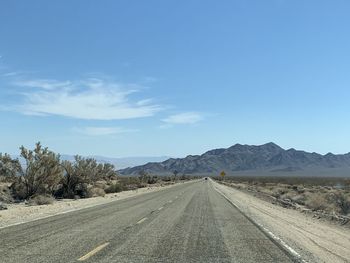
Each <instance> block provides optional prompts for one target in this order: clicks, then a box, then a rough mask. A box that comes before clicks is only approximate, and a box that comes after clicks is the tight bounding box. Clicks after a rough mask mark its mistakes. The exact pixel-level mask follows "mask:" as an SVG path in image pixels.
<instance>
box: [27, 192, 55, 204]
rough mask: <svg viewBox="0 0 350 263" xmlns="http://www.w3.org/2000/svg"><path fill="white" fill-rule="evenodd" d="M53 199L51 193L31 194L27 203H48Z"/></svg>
mask: <svg viewBox="0 0 350 263" xmlns="http://www.w3.org/2000/svg"><path fill="white" fill-rule="evenodd" d="M53 201H54V198H53V197H52V196H51V195H48V194H43V195H40V194H38V195H33V196H31V197H30V198H29V200H28V205H50V204H52V203H53Z"/></svg>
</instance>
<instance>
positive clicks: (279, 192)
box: [272, 187, 287, 198]
mask: <svg viewBox="0 0 350 263" xmlns="http://www.w3.org/2000/svg"><path fill="white" fill-rule="evenodd" d="M286 192H287V190H286V189H285V188H282V187H277V188H275V189H273V191H272V196H273V197H276V198H280V197H281V195H283V194H285V193H286Z"/></svg>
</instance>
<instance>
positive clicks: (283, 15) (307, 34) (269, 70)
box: [0, 0, 350, 157]
mask: <svg viewBox="0 0 350 263" xmlns="http://www.w3.org/2000/svg"><path fill="white" fill-rule="evenodd" d="M349 11H350V2H349V1H345V0H339V1H320V0H315V1H312V0H308V1H304V0H303V1H302V0H300V1H287V0H269V1H260V0H256V1H243V0H230V1H229V0H227V1H225V0H222V1H203V0H196V1H194V0H186V1H170V0H169V1H168V0H166V1H163V0H158V1H154V0H147V1H107V0H104V1H87V0H76V1H67V0H66V1H2V2H1V4H0V36H1V37H0V120H1V123H2V125H1V137H0V151H1V152H9V153H12V154H13V153H17V152H18V147H19V146H20V145H22V144H23V145H25V146H28V147H32V146H33V145H34V143H35V142H36V141H41V142H42V143H43V144H44V145H46V146H48V147H49V148H51V149H53V150H55V151H58V152H60V153H66V154H75V153H79V154H82V155H90V154H96V155H105V156H111V157H121V156H159V155H168V156H185V155H187V154H199V153H202V152H204V151H206V150H209V149H211V148H219V147H228V146H230V145H233V144H235V143H243V144H263V143H266V142H270V141H273V142H276V143H277V144H279V145H281V146H282V147H285V148H290V147H294V148H297V149H304V150H308V151H316V152H320V153H327V152H334V153H345V152H349V151H350V140H349V134H350V121H349V118H350V117H349V116H350V103H349V101H350V75H349V72H350V16H349Z"/></svg>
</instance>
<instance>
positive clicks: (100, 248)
mask: <svg viewBox="0 0 350 263" xmlns="http://www.w3.org/2000/svg"><path fill="white" fill-rule="evenodd" d="M108 245H109V242H107V243H104V244H102V245H99V246H98V247H96V248H94V249H93V250H91V251H90V252H89V253H87V254H86V255H84V256H82V257H81V258H78V261H85V260H87V259H89V258H91V257H92V256H93V255H95V254H96V253H98V252H100V251H101V250H102V249H104V248H105V247H106V246H108Z"/></svg>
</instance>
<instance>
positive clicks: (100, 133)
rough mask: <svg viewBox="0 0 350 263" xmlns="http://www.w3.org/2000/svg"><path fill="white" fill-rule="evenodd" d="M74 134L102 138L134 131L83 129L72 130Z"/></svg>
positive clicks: (118, 128)
mask: <svg viewBox="0 0 350 263" xmlns="http://www.w3.org/2000/svg"><path fill="white" fill-rule="evenodd" d="M73 130H74V131H75V132H78V133H81V134H84V135H89V136H103V135H113V134H120V133H128V132H135V131H136V130H131V129H125V128H121V127H84V128H74V129H73Z"/></svg>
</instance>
